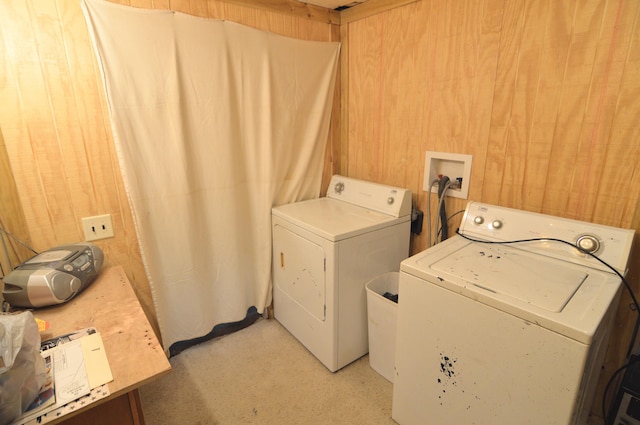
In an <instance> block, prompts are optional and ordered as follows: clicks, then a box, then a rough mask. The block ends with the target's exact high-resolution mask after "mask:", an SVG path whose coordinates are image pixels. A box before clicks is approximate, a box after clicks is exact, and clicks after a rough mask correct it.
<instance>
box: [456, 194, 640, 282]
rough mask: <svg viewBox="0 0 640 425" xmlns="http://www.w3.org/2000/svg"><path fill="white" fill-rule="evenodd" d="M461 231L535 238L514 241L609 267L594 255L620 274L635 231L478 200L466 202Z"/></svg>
mask: <svg viewBox="0 0 640 425" xmlns="http://www.w3.org/2000/svg"><path fill="white" fill-rule="evenodd" d="M460 233H462V234H463V235H466V236H469V237H472V238H477V239H482V240H486V241H495V242H513V241H521V240H529V239H534V240H535V241H532V242H526V243H524V242H523V243H517V244H514V246H515V247H516V248H519V247H522V248H525V247H526V249H527V250H531V251H535V252H538V253H540V254H543V255H547V256H551V257H554V258H558V259H561V260H565V261H571V262H574V263H577V264H582V265H586V266H589V267H594V268H598V269H601V270H609V269H608V267H606V266H605V265H603V264H601V263H600V262H599V261H598V260H596V259H594V258H592V257H591V255H594V256H597V257H598V258H600V259H601V260H602V261H605V262H606V263H608V264H609V265H611V266H612V267H614V268H615V269H616V270H618V271H619V272H620V273H622V274H624V273H625V272H626V269H627V262H628V260H629V251H630V249H631V244H632V242H633V235H634V231H633V230H630V229H621V228H617V227H611V226H604V225H600V224H594V223H589V222H584V221H579V220H571V219H567V218H562V217H556V216H551V215H546V214H540V213H533V212H529V211H522V210H516V209H511V208H506V207H500V206H496V205H489V204H483V203H479V202H469V203H468V204H467V208H466V210H465V214H464V217H463V219H462V223H461V224H460ZM545 238H548V239H560V240H562V241H565V242H568V243H570V244H572V245H573V246H574V247H576V248H572V247H571V246H570V245H568V244H563V243H561V242H554V241H551V240H548V239H547V240H545ZM577 247H579V248H580V250H578V249H577ZM581 250H582V251H581ZM585 252H587V253H590V254H591V255H589V254H587V253H585Z"/></svg>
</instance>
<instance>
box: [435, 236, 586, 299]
mask: <svg viewBox="0 0 640 425" xmlns="http://www.w3.org/2000/svg"><path fill="white" fill-rule="evenodd" d="M432 268H433V270H436V271H439V272H443V273H447V274H449V275H452V276H456V277H459V278H461V279H464V280H466V281H468V282H470V283H471V284H473V285H474V286H477V287H478V288H480V289H483V290H486V291H489V292H492V293H496V294H503V295H506V296H508V297H511V298H515V299H517V300H519V301H522V302H524V303H527V304H531V305H534V306H536V307H540V308H543V309H545V310H548V311H553V312H559V311H562V309H563V308H564V306H565V305H566V304H567V303H568V302H569V300H570V299H571V297H572V296H573V294H574V293H575V292H576V291H577V290H578V288H579V287H580V285H582V283H583V282H584V281H585V279H586V278H587V276H588V275H587V273H586V272H585V271H584V269H583V270H577V269H574V268H567V263H563V262H560V261H557V260H553V259H551V258H548V257H543V256H540V255H536V254H532V253H529V252H526V251H522V250H518V249H513V248H508V247H501V246H495V245H482V244H470V245H467V246H465V247H464V248H462V249H460V250H459V251H456V252H455V253H453V254H452V255H450V256H448V257H445V258H443V259H442V260H440V261H438V262H436V263H434V264H433V265H432Z"/></svg>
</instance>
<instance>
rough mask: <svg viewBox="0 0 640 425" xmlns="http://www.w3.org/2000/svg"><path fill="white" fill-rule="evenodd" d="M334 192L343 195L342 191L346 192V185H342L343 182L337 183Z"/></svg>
mask: <svg viewBox="0 0 640 425" xmlns="http://www.w3.org/2000/svg"><path fill="white" fill-rule="evenodd" d="M333 190H334V191H335V192H336V193H337V194H340V193H342V191H343V190H344V183H342V182H338V183H336V185H335V186H334V187H333Z"/></svg>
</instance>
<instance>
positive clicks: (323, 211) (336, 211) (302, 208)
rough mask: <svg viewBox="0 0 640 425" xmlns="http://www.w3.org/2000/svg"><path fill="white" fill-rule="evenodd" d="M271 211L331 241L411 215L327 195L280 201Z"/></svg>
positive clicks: (367, 230)
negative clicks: (378, 209)
mask: <svg viewBox="0 0 640 425" xmlns="http://www.w3.org/2000/svg"><path fill="white" fill-rule="evenodd" d="M272 213H273V216H274V217H280V218H282V219H283V220H286V221H288V222H290V223H293V224H295V225H297V226H299V227H301V228H303V229H305V230H308V231H310V232H312V233H314V234H316V235H318V236H320V237H322V238H324V239H327V240H329V241H332V242H337V241H340V240H343V239H347V238H351V237H355V236H358V235H361V234H364V233H368V232H372V231H374V230H379V229H383V228H386V227H389V226H393V225H397V224H399V223H405V222H406V223H408V222H409V220H410V216H404V217H394V216H392V215H388V214H383V213H380V212H378V211H374V210H370V209H367V208H363V207H360V206H358V205H353V204H350V203H347V202H342V201H339V200H336V199H330V198H318V199H311V200H308V201H302V202H295V203H293V204H287V205H281V206H279V207H274V208H273V209H272ZM408 232H409V230H408V228H407V234H408Z"/></svg>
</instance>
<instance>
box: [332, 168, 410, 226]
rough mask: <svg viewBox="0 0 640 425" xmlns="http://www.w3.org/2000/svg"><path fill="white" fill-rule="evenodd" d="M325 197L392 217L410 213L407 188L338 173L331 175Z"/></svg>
mask: <svg viewBox="0 0 640 425" xmlns="http://www.w3.org/2000/svg"><path fill="white" fill-rule="evenodd" d="M327 198H332V199H338V200H340V201H344V202H348V203H350V204H354V205H359V206H361V207H364V208H368V209H371V210H374V211H378V212H381V213H384V214H388V215H391V216H393V217H404V216H407V215H411V191H410V190H409V189H401V188H399V187H393V186H385V185H382V184H378V183H373V182H368V181H364V180H356V179H352V178H349V177H344V176H340V175H338V174H336V175H334V176H333V177H331V182H330V183H329V187H328V188H327Z"/></svg>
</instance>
